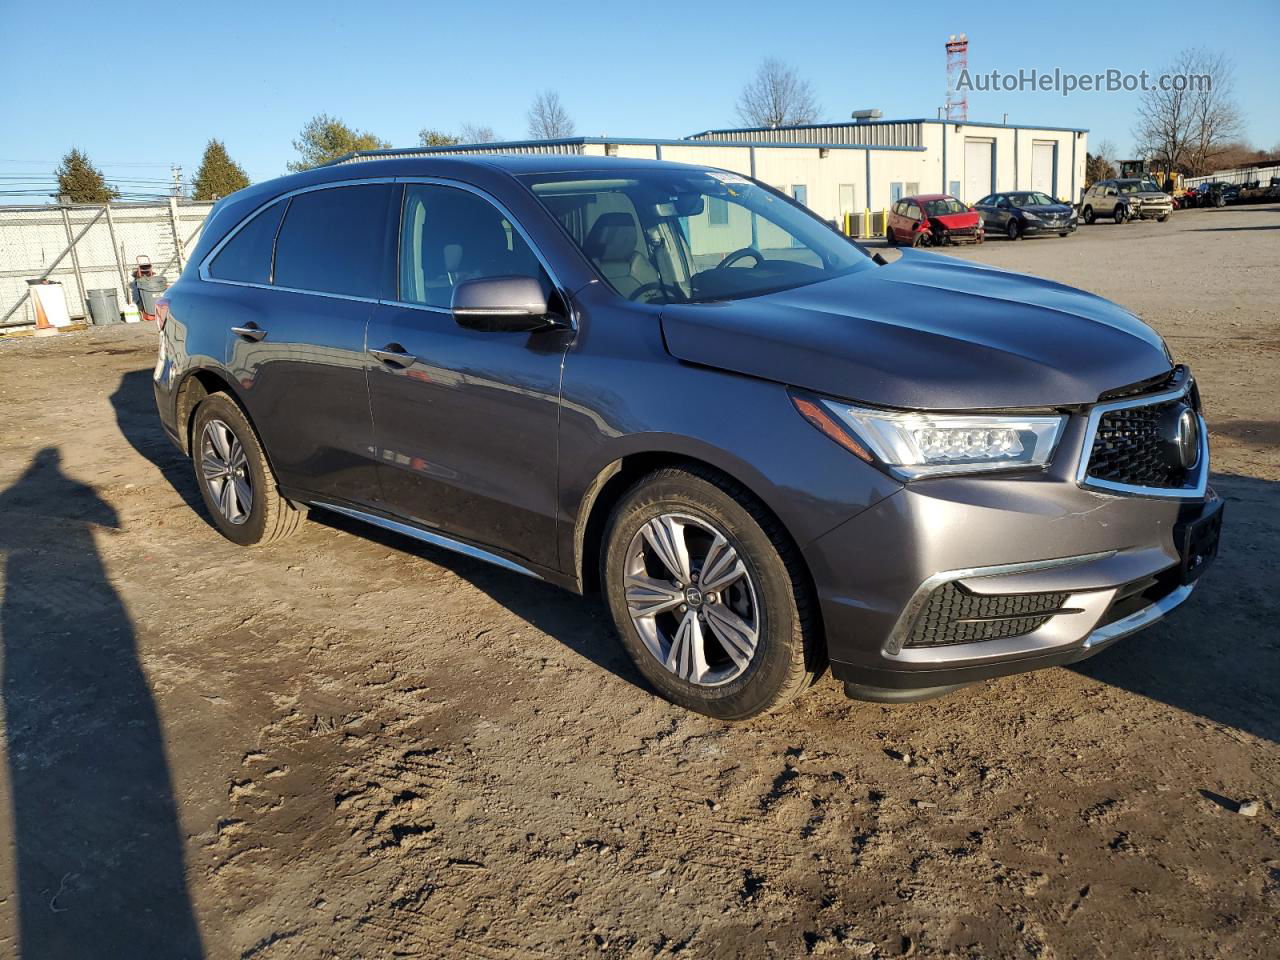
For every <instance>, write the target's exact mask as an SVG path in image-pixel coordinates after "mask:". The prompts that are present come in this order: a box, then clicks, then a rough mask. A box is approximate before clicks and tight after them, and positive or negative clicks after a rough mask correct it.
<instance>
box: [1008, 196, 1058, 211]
mask: <svg viewBox="0 0 1280 960" xmlns="http://www.w3.org/2000/svg"><path fill="white" fill-rule="evenodd" d="M1009 200H1010V202H1011V203H1012V204H1013V205H1014V206H1015V207H1047V206H1051V205H1053V204H1055V203H1057V202H1058V201H1056V200H1054V199H1053V198H1052V197H1050V196H1047V195H1045V194H1043V193H1038V192H1032V193H1011V194H1009Z"/></svg>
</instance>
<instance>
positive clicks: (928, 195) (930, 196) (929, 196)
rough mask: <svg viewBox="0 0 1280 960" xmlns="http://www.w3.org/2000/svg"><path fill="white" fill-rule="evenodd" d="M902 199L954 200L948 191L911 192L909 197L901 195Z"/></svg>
mask: <svg viewBox="0 0 1280 960" xmlns="http://www.w3.org/2000/svg"><path fill="white" fill-rule="evenodd" d="M902 199H903V200H954V199H955V197H953V196H952V195H951V194H949V193H913V194H912V195H911V196H909V197H903V198H902Z"/></svg>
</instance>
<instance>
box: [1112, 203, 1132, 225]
mask: <svg viewBox="0 0 1280 960" xmlns="http://www.w3.org/2000/svg"><path fill="white" fill-rule="evenodd" d="M1111 216H1112V217H1113V218H1114V219H1115V221H1116V223H1124V222H1125V220H1126V219H1128V218H1127V216H1126V215H1125V209H1124V207H1122V206H1120V205H1119V204H1116V208H1115V210H1114V211H1113V212H1112V214H1111Z"/></svg>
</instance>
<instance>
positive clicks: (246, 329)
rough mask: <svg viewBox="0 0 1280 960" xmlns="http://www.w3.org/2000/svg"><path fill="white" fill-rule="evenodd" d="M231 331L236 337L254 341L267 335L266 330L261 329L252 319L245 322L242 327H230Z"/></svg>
mask: <svg viewBox="0 0 1280 960" xmlns="http://www.w3.org/2000/svg"><path fill="white" fill-rule="evenodd" d="M231 332H232V333H234V334H235V335H236V336H237V337H244V338H245V339H246V340H252V341H253V342H254V343H257V342H258V341H259V340H261V339H262V338H263V337H265V336H266V335H267V331H265V330H263V329H262V328H261V327H260V326H258V325H257V324H256V323H253V322H252V321H250V322H249V323H247V324H245V325H244V326H243V327H232V328H231Z"/></svg>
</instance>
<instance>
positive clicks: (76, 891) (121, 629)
mask: <svg viewBox="0 0 1280 960" xmlns="http://www.w3.org/2000/svg"><path fill="white" fill-rule="evenodd" d="M51 505H56V506H52V507H51ZM51 509H52V510H55V511H57V515H53V516H51V515H50V511H51ZM117 525H118V523H117V517H116V513H115V511H114V510H113V509H112V508H111V507H110V506H109V505H108V504H107V503H105V502H104V501H103V500H102V499H100V498H99V497H98V495H97V493H96V492H95V491H94V490H93V488H92V487H89V486H86V485H85V484H82V483H79V482H78V481H76V480H73V479H71V478H70V477H68V476H67V475H66V474H65V473H64V472H63V469H62V462H61V458H60V456H59V453H58V451H57V450H56V449H55V448H52V447H46V448H45V449H43V450H41V451H40V452H39V453H37V454H36V455H35V457H34V458H33V459H32V461H31V463H30V465H29V466H28V467H27V469H26V470H25V472H24V473H23V474H22V475H21V476H20V477H19V478H18V479H17V480H16V481H15V482H14V483H13V484H12V485H11V486H10V487H9V488H8V489H6V490H4V491H3V492H0V558H3V567H4V593H3V597H2V598H0V638H2V641H3V679H2V681H0V683H2V687H0V689H2V690H3V697H4V722H5V728H4V729H5V735H6V741H7V742H6V744H5V747H6V752H7V756H8V767H9V788H10V799H11V808H12V818H13V819H12V829H13V842H14V851H13V852H14V860H13V863H14V884H15V887H16V890H17V901H18V902H17V907H16V919H17V935H18V953H19V955H21V956H23V957H33V958H34V957H80V958H97V957H102V958H108V957H141V956H148V957H153V956H154V957H158V956H165V957H183V958H186V957H199V956H202V955H203V949H202V945H201V940H200V935H199V932H198V930H197V927H196V923H195V919H194V916H193V913H192V908H191V903H190V900H189V897H188V893H187V887H186V881H185V870H184V862H183V842H182V834H181V829H180V826H179V823H178V817H177V812H176V806H175V803H174V795H173V789H172V785H171V783H170V776H169V766H168V761H167V759H166V755H165V744H164V737H163V732H162V730H161V726H160V721H159V717H158V715H157V713H156V705H155V702H154V701H153V699H152V695H151V689H150V686H149V685H148V683H147V678H146V674H145V673H144V671H143V669H142V666H141V664H140V663H139V662H138V655H137V649H136V643H135V636H134V630H133V625H132V623H131V621H130V617H129V614H128V612H127V610H126V609H125V606H124V603H123V601H122V600H121V599H120V597H119V596H118V595H117V594H116V592H115V590H114V589H113V588H112V586H111V583H110V581H109V580H108V577H107V573H106V570H105V569H104V567H103V564H102V561H101V559H100V557H99V555H98V550H97V545H96V543H95V537H102V536H109V535H110V534H109V533H104V532H103V531H110V530H113V529H114V528H115V527H117ZM70 593H74V602H71V598H70V596H69V594H70Z"/></svg>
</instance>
